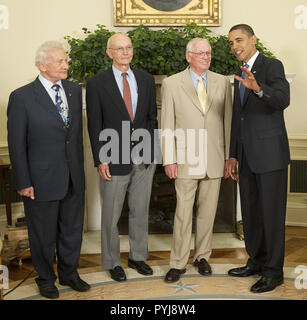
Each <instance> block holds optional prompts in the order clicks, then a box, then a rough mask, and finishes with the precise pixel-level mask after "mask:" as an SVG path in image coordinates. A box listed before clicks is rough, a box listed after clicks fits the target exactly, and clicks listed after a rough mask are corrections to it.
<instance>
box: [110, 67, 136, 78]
mask: <svg viewBox="0 0 307 320" xmlns="http://www.w3.org/2000/svg"><path fill="white" fill-rule="evenodd" d="M112 70H113V73H114V76H115V78H117V79H122V73H123V72H122V71H120V70H118V69H117V68H116V67H114V66H113V65H112ZM126 73H127V74H128V77H129V78H131V77H132V76H133V72H132V70H131V68H129V69H128V70H127V71H126Z"/></svg>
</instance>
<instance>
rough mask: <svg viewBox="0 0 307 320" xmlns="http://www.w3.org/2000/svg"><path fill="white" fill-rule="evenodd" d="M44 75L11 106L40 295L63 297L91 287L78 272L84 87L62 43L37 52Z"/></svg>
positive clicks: (13, 145)
mask: <svg viewBox="0 0 307 320" xmlns="http://www.w3.org/2000/svg"><path fill="white" fill-rule="evenodd" d="M36 66H37V67H38V69H39V71H40V75H39V76H38V77H37V78H36V79H35V80H34V81H33V82H31V83H29V84H27V85H25V86H23V87H21V88H19V89H17V90H15V91H13V92H12V93H11V95H10V99H9V104H8V110H7V115H8V123H7V129H8V146H9V152H10V158H11V163H12V168H13V172H14V174H15V178H16V184H17V190H18V193H19V194H20V195H21V196H22V199H23V202H24V209H25V215H26V220H27V225H28V233H29V242H30V250H31V256H32V262H33V265H34V268H35V269H36V271H37V273H38V277H37V278H36V279H35V280H36V283H37V285H38V287H39V291H40V294H41V295H42V296H44V297H47V298H57V297H58V296H59V292H58V289H57V287H56V286H55V285H54V283H55V280H56V278H57V277H56V275H55V273H54V270H53V264H54V257H55V249H56V254H57V261H58V263H57V269H58V276H59V283H60V284H61V285H68V286H70V287H71V288H73V289H74V290H76V291H87V290H89V289H90V286H89V285H88V284H87V283H86V282H84V281H83V280H82V279H80V277H79V275H78V271H77V268H78V261H79V256H80V249H81V241H82V229H83V217H84V168H83V142H82V99H81V88H80V86H78V85H76V84H74V83H72V82H69V81H66V80H65V79H66V78H67V71H68V59H67V55H66V53H65V51H64V49H63V47H62V45H61V44H60V43H58V42H54V41H49V42H46V43H44V44H42V45H41V46H40V47H39V49H38V50H37V53H36Z"/></svg>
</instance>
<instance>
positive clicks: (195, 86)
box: [189, 68, 207, 93]
mask: <svg viewBox="0 0 307 320" xmlns="http://www.w3.org/2000/svg"><path fill="white" fill-rule="evenodd" d="M189 71H190V75H191V79H192V82H193V85H194V88H195V90H196V93H197V85H198V78H199V77H200V76H199V75H198V74H197V73H195V72H194V71H193V70H192V69H191V68H189ZM202 78H203V82H204V85H205V88H206V90H207V73H206V72H205V73H204V74H203V75H202Z"/></svg>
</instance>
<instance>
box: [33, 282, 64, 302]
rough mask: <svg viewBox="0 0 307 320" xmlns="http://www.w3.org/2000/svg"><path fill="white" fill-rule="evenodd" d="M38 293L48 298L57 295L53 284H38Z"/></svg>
mask: <svg viewBox="0 0 307 320" xmlns="http://www.w3.org/2000/svg"><path fill="white" fill-rule="evenodd" d="M38 289H39V293H40V295H41V296H43V297H45V298H48V299H56V298H58V297H59V291H58V288H57V287H56V286H55V285H54V284H43V285H38Z"/></svg>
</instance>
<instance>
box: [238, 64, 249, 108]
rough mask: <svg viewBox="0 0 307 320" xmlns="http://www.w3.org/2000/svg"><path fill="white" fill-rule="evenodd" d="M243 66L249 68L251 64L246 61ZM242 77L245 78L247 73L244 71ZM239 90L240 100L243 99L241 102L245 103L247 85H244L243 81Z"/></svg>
mask: <svg viewBox="0 0 307 320" xmlns="http://www.w3.org/2000/svg"><path fill="white" fill-rule="evenodd" d="M243 67H244V68H246V69H248V67H249V65H248V64H247V63H245V64H244V65H243ZM241 78H242V79H245V74H244V72H243V71H242V73H241ZM239 90H240V100H241V104H243V100H244V93H245V86H244V85H243V84H242V83H240V88H239Z"/></svg>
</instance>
